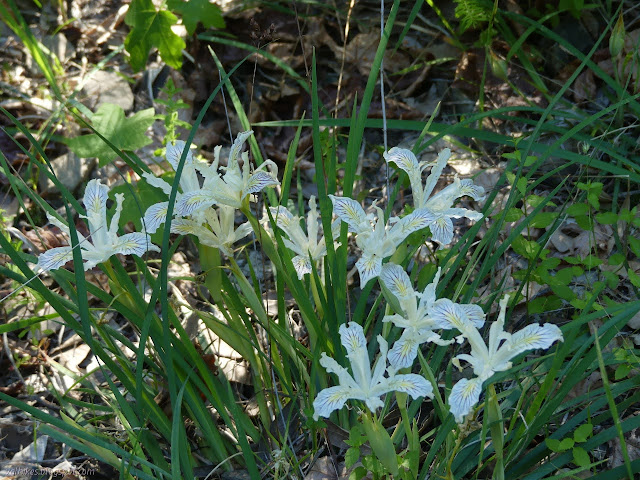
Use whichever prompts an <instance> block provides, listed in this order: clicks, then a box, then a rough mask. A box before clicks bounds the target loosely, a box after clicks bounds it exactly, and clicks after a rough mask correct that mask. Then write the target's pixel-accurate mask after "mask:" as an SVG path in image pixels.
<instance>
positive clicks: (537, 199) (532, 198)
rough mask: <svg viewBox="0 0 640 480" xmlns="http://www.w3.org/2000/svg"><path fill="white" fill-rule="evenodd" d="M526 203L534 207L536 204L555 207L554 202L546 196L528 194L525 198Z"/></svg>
mask: <svg viewBox="0 0 640 480" xmlns="http://www.w3.org/2000/svg"><path fill="white" fill-rule="evenodd" d="M526 204H527V205H529V206H530V207H531V208H536V207H538V206H540V205H541V204H545V205H547V206H548V207H555V206H556V204H555V203H553V202H551V201H549V199H548V198H547V197H541V196H540V195H529V196H528V197H527V198H526Z"/></svg>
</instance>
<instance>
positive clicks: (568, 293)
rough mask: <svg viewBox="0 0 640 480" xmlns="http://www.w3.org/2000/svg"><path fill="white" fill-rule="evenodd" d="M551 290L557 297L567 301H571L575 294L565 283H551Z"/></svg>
mask: <svg viewBox="0 0 640 480" xmlns="http://www.w3.org/2000/svg"><path fill="white" fill-rule="evenodd" d="M551 290H552V291H553V293H555V294H556V295H557V296H558V297H560V298H562V299H564V300H567V301H571V300H573V299H574V298H576V294H575V293H574V291H573V290H571V288H569V287H567V286H565V285H551Z"/></svg>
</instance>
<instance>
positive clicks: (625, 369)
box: [614, 363, 631, 381]
mask: <svg viewBox="0 0 640 480" xmlns="http://www.w3.org/2000/svg"><path fill="white" fill-rule="evenodd" d="M630 371H631V365H628V364H626V363H625V364H624V365H620V366H619V367H618V368H616V371H615V374H614V378H615V379H616V381H619V380H622V379H624V378H627V375H629V372H630Z"/></svg>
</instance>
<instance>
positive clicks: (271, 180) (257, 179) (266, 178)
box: [241, 170, 280, 200]
mask: <svg viewBox="0 0 640 480" xmlns="http://www.w3.org/2000/svg"><path fill="white" fill-rule="evenodd" d="M276 185H280V182H278V180H277V179H276V178H275V177H274V176H273V175H272V174H270V173H269V172H265V171H264V170H258V171H257V172H255V173H254V174H253V175H251V177H249V180H248V182H247V185H246V186H245V188H244V189H243V190H242V198H241V200H244V198H245V197H246V196H247V195H250V194H252V193H258V192H260V191H262V190H263V189H265V188H266V187H274V186H276Z"/></svg>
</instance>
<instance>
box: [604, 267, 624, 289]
mask: <svg viewBox="0 0 640 480" xmlns="http://www.w3.org/2000/svg"><path fill="white" fill-rule="evenodd" d="M602 276H603V277H604V279H605V280H606V281H607V287H608V288H610V289H612V290H615V289H617V288H618V285H619V284H620V277H618V275H616V274H615V273H613V272H607V271H603V272H602Z"/></svg>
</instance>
